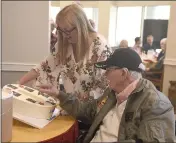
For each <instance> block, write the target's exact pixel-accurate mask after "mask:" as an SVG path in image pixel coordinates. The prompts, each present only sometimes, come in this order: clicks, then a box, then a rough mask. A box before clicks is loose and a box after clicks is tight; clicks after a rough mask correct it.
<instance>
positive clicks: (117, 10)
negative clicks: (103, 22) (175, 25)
mask: <svg viewBox="0 0 176 143" xmlns="http://www.w3.org/2000/svg"><path fill="white" fill-rule="evenodd" d="M169 17H170V6H169V5H164V6H146V7H141V6H136V7H112V8H111V10H110V25H109V44H110V46H118V45H119V43H120V41H121V40H122V39H125V40H127V41H128V45H129V47H132V46H133V45H134V39H135V37H138V36H140V37H141V39H143V34H144V33H143V28H144V27H143V26H144V21H145V20H146V19H151V20H152V19H155V20H158V19H160V20H169Z"/></svg>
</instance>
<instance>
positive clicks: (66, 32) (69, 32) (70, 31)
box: [56, 26, 76, 35]
mask: <svg viewBox="0 0 176 143" xmlns="http://www.w3.org/2000/svg"><path fill="white" fill-rule="evenodd" d="M56 29H57V31H59V32H61V33H64V34H66V35H70V34H71V33H72V32H73V31H74V30H75V29H76V27H73V28H72V29H71V30H68V31H63V30H62V29H61V28H60V27H59V26H58V27H57V28H56Z"/></svg>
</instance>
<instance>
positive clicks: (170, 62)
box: [164, 58, 176, 66]
mask: <svg viewBox="0 0 176 143" xmlns="http://www.w3.org/2000/svg"><path fill="white" fill-rule="evenodd" d="M164 65H170V66H176V59H169V58H168V59H167V58H166V59H165V60H164Z"/></svg>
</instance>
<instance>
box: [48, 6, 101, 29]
mask: <svg viewBox="0 0 176 143" xmlns="http://www.w3.org/2000/svg"><path fill="white" fill-rule="evenodd" d="M83 9H84V11H85V13H86V15H87V17H88V19H92V20H93V21H94V22H95V25H96V29H97V26H98V8H83ZM59 11H60V7H54V6H51V7H50V17H51V18H52V19H53V20H54V21H55V19H56V15H57V14H58V12H59Z"/></svg>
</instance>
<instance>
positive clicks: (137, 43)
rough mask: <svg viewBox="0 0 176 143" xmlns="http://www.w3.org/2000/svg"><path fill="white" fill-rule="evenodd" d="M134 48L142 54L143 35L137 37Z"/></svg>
mask: <svg viewBox="0 0 176 143" xmlns="http://www.w3.org/2000/svg"><path fill="white" fill-rule="evenodd" d="M132 49H133V50H134V51H136V52H137V53H138V54H139V55H141V54H142V47H141V37H136V38H135V45H134V46H133V47H132Z"/></svg>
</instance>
